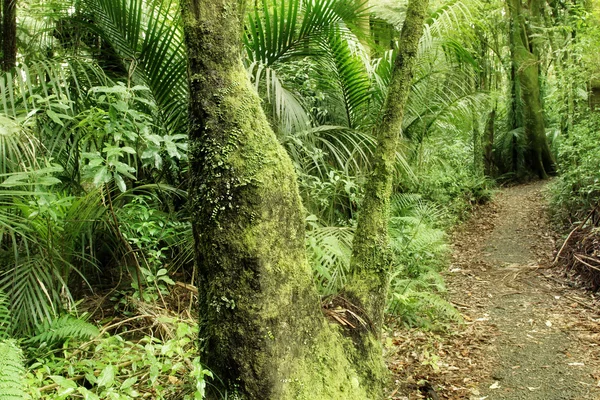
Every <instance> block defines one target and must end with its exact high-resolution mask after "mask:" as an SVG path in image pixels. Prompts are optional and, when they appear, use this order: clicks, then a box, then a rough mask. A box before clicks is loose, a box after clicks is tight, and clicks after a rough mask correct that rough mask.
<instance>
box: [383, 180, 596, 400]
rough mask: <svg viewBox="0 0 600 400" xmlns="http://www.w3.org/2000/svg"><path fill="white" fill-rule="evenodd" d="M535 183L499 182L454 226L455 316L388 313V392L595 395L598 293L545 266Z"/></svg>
mask: <svg viewBox="0 0 600 400" xmlns="http://www.w3.org/2000/svg"><path fill="white" fill-rule="evenodd" d="M543 188H544V183H543V182H536V183H532V184H527V185H520V186H515V187H510V188H507V189H504V190H503V191H502V192H501V193H499V194H498V196H497V198H496V199H495V201H494V202H492V203H490V204H487V205H484V206H481V207H480V208H479V209H477V210H476V211H475V212H474V214H473V216H472V218H471V219H470V220H469V221H467V222H466V223H464V224H462V225H461V226H459V227H458V228H457V229H456V230H455V232H454V233H453V240H452V241H453V245H452V247H453V256H452V263H451V265H450V267H449V268H448V272H447V273H446V276H445V279H446V283H447V286H448V290H449V300H450V301H451V302H452V303H453V304H454V305H455V307H456V308H457V309H458V310H459V311H460V312H461V314H462V315H463V318H464V323H462V324H458V323H456V324H453V325H449V326H448V328H447V329H446V330H445V331H443V332H431V331H422V330H419V329H405V328H402V327H400V326H397V325H398V324H395V323H394V321H388V326H389V327H390V329H389V331H388V332H387V335H386V337H385V338H384V344H385V351H386V358H387V360H388V366H389V368H390V371H391V372H392V375H393V382H392V384H391V385H390V388H389V391H388V397H387V398H388V399H395V400H416V399H431V400H439V399H457V400H458V399H468V400H484V399H488V400H504V399H515V400H538V399H539V400H563V399H564V400H567V399H572V400H584V399H586V400H587V399H590V400H593V399H600V324H598V322H600V301H599V299H598V298H597V296H595V295H594V294H593V293H590V292H587V291H585V290H583V289H580V288H579V287H578V285H576V284H574V283H573V282H572V281H570V280H567V279H565V277H564V274H563V272H562V271H561V270H560V269H558V268H553V267H552V260H553V257H554V255H555V253H556V252H557V247H558V246H557V236H556V234H555V233H554V232H553V231H552V229H551V227H550V225H549V223H548V222H547V218H546V214H547V212H546V209H545V200H544V195H543Z"/></svg>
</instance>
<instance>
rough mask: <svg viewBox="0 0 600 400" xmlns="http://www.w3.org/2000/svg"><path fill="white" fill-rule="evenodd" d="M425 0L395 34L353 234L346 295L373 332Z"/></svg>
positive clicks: (412, 4) (414, 1) (377, 327)
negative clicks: (391, 66) (384, 97)
mask: <svg viewBox="0 0 600 400" xmlns="http://www.w3.org/2000/svg"><path fill="white" fill-rule="evenodd" d="M427 7H428V0H409V2H408V9H407V11H406V20H405V22H404V26H403V27H402V32H401V35H400V49H399V50H398V56H397V58H396V60H395V65H394V72H393V74H392V80H391V83H390V87H389V89H388V96H387V100H386V104H385V108H384V113H383V118H382V121H381V123H380V124H379V128H378V129H377V132H376V135H377V148H376V150H375V152H374V159H373V170H372V171H371V175H370V176H369V178H368V181H367V184H366V188H365V197H364V199H363V202H362V205H361V209H360V210H361V211H360V215H359V218H358V226H357V228H356V233H355V236H354V243H353V251H352V260H351V271H352V274H353V280H352V282H350V283H349V284H348V285H347V287H346V289H345V292H346V296H347V298H349V300H350V301H351V302H352V303H354V304H356V305H357V306H358V307H359V308H360V309H362V310H364V312H365V313H366V315H367V316H369V317H370V320H371V326H372V329H373V331H374V333H375V334H376V335H377V336H379V335H380V333H381V327H382V325H383V313H384V310H385V303H386V300H387V299H386V297H387V289H388V279H389V272H390V271H389V270H390V262H391V259H390V254H389V248H388V240H389V239H388V218H389V208H390V197H391V195H392V183H393V177H394V165H395V162H396V149H397V147H398V142H399V140H400V137H401V131H402V119H403V116H404V106H405V104H406V101H407V99H408V94H409V92H410V88H411V81H412V76H413V65H414V63H415V58H416V53H417V48H418V45H419V40H420V39H421V36H422V35H423V23H424V20H425V15H426V13H427Z"/></svg>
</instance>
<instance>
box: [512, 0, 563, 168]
mask: <svg viewBox="0 0 600 400" xmlns="http://www.w3.org/2000/svg"><path fill="white" fill-rule="evenodd" d="M507 5H508V9H509V13H510V17H511V32H510V40H511V56H512V59H513V63H514V65H515V67H516V77H517V79H518V83H519V88H520V92H521V101H522V103H523V127H524V128H525V136H526V141H527V152H526V162H527V165H528V167H529V168H530V169H531V171H532V172H534V173H536V174H537V175H538V176H539V177H540V178H547V177H548V174H553V173H554V172H555V161H554V158H553V156H552V153H551V151H550V147H549V145H548V141H547V139H546V130H545V126H544V115H543V108H542V101H541V95H540V82H539V62H538V57H537V55H536V53H535V49H534V47H533V42H532V36H531V32H529V29H528V26H529V22H531V20H534V19H539V13H540V12H541V11H540V7H539V4H538V2H537V1H531V2H530V3H529V9H528V10H527V11H528V14H529V15H528V16H527V15H525V14H526V13H525V10H523V5H522V3H521V0H507Z"/></svg>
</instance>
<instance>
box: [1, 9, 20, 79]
mask: <svg viewBox="0 0 600 400" xmlns="http://www.w3.org/2000/svg"><path fill="white" fill-rule="evenodd" d="M1 33H2V70H3V71H9V70H11V69H12V68H14V67H15V65H16V63H17V0H3V1H2V31H1Z"/></svg>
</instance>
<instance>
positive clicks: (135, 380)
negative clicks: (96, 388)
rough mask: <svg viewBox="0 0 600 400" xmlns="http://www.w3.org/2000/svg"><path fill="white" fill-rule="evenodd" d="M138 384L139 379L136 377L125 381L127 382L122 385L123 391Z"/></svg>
mask: <svg viewBox="0 0 600 400" xmlns="http://www.w3.org/2000/svg"><path fill="white" fill-rule="evenodd" d="M136 382H137V377H135V376H133V377H131V378H127V379H125V381H124V382H123V383H122V384H121V390H126V389H129V388H130V387H132V386H133V385H134V384H135V383H136Z"/></svg>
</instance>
